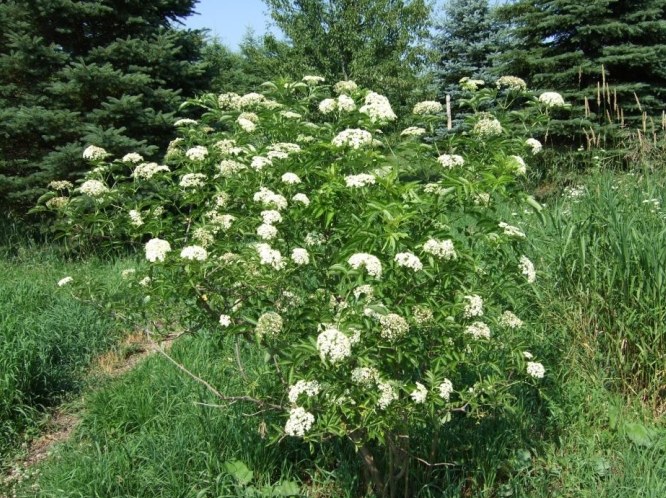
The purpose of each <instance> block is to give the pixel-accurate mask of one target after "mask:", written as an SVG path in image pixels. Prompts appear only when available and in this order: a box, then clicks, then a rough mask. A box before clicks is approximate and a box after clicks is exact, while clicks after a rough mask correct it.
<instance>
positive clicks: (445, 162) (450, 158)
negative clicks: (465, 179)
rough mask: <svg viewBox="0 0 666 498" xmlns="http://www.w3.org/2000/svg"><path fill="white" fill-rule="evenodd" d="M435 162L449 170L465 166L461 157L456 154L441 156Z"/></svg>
mask: <svg viewBox="0 0 666 498" xmlns="http://www.w3.org/2000/svg"><path fill="white" fill-rule="evenodd" d="M437 161H438V162H439V164H441V165H442V166H444V167H445V168H449V169H451V168H455V167H456V166H462V165H463V164H465V160H464V159H463V157H462V156H459V155H458V154H442V155H441V156H439V157H438V158H437Z"/></svg>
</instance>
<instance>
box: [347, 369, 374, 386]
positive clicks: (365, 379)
mask: <svg viewBox="0 0 666 498" xmlns="http://www.w3.org/2000/svg"><path fill="white" fill-rule="evenodd" d="M351 380H352V382H353V383H354V384H358V385H360V386H370V385H372V384H374V383H375V382H377V381H378V380H379V372H378V371H377V369H376V368H372V367H356V368H355V369H354V370H352V373H351Z"/></svg>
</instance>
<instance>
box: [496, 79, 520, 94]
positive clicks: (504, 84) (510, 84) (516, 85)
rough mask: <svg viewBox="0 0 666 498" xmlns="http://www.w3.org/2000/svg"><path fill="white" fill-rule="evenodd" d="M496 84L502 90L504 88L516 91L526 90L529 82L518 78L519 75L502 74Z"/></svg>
mask: <svg viewBox="0 0 666 498" xmlns="http://www.w3.org/2000/svg"><path fill="white" fill-rule="evenodd" d="M495 84H496V85H497V89H498V90H501V89H502V88H506V89H508V90H511V91H515V92H524V91H525V90H527V83H525V80H524V79H522V78H518V77H517V76H502V77H500V78H499V79H498V80H497V82H496V83H495Z"/></svg>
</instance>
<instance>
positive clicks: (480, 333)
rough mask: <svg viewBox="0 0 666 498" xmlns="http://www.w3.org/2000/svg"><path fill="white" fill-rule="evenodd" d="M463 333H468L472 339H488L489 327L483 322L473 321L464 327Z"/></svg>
mask: <svg viewBox="0 0 666 498" xmlns="http://www.w3.org/2000/svg"><path fill="white" fill-rule="evenodd" d="M465 334H469V335H471V336H472V337H474V339H480V338H482V337H483V338H484V339H490V327H488V325H486V324H485V323H483V322H474V323H473V324H471V325H469V326H468V327H467V328H466V329H465Z"/></svg>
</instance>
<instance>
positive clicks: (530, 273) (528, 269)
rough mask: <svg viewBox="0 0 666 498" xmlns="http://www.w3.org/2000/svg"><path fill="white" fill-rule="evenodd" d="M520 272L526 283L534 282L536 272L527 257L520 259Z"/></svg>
mask: <svg viewBox="0 0 666 498" xmlns="http://www.w3.org/2000/svg"><path fill="white" fill-rule="evenodd" d="M518 266H519V267H520V271H521V272H522V273H523V275H525V278H526V279H527V283H530V284H532V283H534V282H535V281H536V270H535V269H534V263H532V261H530V260H529V258H528V257H527V256H521V257H520V264H519V265H518Z"/></svg>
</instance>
